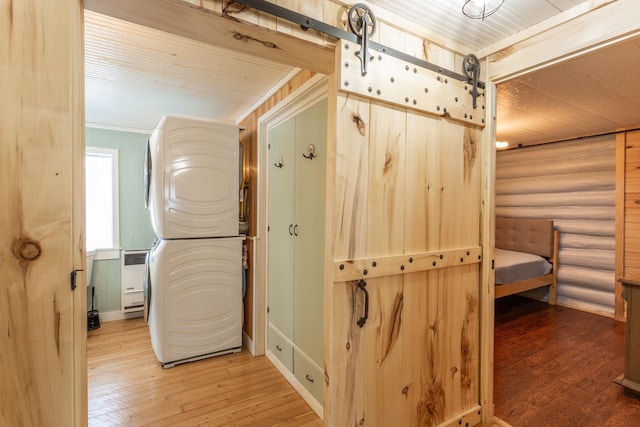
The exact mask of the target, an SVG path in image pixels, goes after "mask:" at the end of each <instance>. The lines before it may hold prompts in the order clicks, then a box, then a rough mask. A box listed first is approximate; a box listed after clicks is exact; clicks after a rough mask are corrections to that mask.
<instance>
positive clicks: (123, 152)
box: [86, 128, 155, 312]
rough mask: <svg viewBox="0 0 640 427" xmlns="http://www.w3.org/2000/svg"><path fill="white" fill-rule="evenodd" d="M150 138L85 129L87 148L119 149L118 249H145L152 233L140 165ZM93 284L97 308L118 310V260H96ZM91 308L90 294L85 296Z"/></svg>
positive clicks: (119, 266) (119, 277)
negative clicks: (145, 204) (145, 203)
mask: <svg viewBox="0 0 640 427" xmlns="http://www.w3.org/2000/svg"><path fill="white" fill-rule="evenodd" d="M147 138H149V135H145V134H141V133H133V132H122V131H113V130H105V129H95V128H87V129H86V146H87V147H101V148H115V149H117V150H118V170H119V178H120V179H119V182H120V186H119V192H120V246H121V247H122V248H123V249H125V250H127V249H148V248H150V247H151V244H152V243H153V240H154V239H155V234H154V232H153V228H151V221H150V219H149V212H148V211H147V209H145V207H144V181H143V164H144V154H145V153H144V150H145V145H146V142H147ZM92 285H93V286H95V292H96V297H95V302H96V308H97V309H98V310H100V311H101V312H107V311H118V310H120V308H121V307H120V305H121V304H120V303H121V260H120V259H115V260H101V261H95V262H94V265H93V274H92ZM87 295H88V302H87V304H88V305H87V307H91V291H90V290H89V292H88V293H87Z"/></svg>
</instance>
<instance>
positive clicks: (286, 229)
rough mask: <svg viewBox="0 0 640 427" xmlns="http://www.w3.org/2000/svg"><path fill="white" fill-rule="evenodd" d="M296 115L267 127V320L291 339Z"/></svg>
mask: <svg viewBox="0 0 640 427" xmlns="http://www.w3.org/2000/svg"><path fill="white" fill-rule="evenodd" d="M294 138H295V118H291V119H289V120H287V121H285V122H283V123H281V124H279V125H278V126H275V127H273V128H272V129H270V130H269V146H270V147H269V217H268V223H269V238H268V245H269V247H268V251H269V255H268V256H269V268H268V275H269V276H268V285H267V287H268V296H267V297H268V305H269V314H268V317H269V322H271V323H272V324H273V325H274V326H275V327H276V328H278V330H280V331H281V332H282V333H283V334H284V335H285V336H287V337H288V338H289V339H293V263H292V261H291V260H293V258H294V249H293V244H294V241H293V227H294V210H293V191H294V190H293V186H294V177H295V159H294V155H295V152H294V146H293V140H294Z"/></svg>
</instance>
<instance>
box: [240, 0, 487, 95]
mask: <svg viewBox="0 0 640 427" xmlns="http://www.w3.org/2000/svg"><path fill="white" fill-rule="evenodd" d="M236 3H240V4H244V5H246V6H249V7H251V8H253V9H256V10H259V11H261V12H265V13H268V14H270V15H273V16H276V17H278V18H282V19H286V20H287V21H290V22H293V23H294V24H298V25H300V27H301V28H302V29H303V30H309V29H313V30H316V31H319V32H321V33H324V34H327V35H330V36H332V37H335V38H337V39H343V40H345V41H348V42H351V43H356V44H358V43H361V42H362V41H363V39H364V38H365V37H366V36H368V35H367V34H364V36H365V37H361V36H360V35H358V34H354V33H351V32H348V31H345V30H343V29H341V28H337V27H334V26H332V25H329V24H326V23H324V22H322V21H319V20H317V19H314V18H311V17H308V16H305V15H303V14H301V13H298V12H294V11H292V10H289V9H287V8H284V7H282V6H278V5H276V4H274V3H270V2H268V1H265V0H236ZM358 6H359V7H363V5H360V4H356V5H354V8H355V7H358ZM354 8H352V10H353V9H354ZM366 48H369V49H371V50H374V51H376V52H378V53H383V54H386V55H391V56H394V57H396V58H398V59H400V60H403V61H405V62H409V63H411V64H414V65H417V66H419V67H422V68H426V69H428V70H431V71H435V72H437V73H439V74H442V75H443V76H446V77H448V78H452V79H455V80H458V81H461V82H466V83H469V84H472V83H473V82H472V80H471V79H470V78H469V77H467V76H466V75H464V74H460V73H456V72H455V71H451V70H447V69H445V68H442V67H440V66H438V65H436V64H432V63H430V62H427V61H425V60H423V59H420V58H416V57H415V56H411V55H409V54H406V53H404V52H401V51H399V50H396V49H393V48H391V47H389V46H385V45H382V44H380V43H376V42H374V41H371V40H368V39H367V43H366ZM364 50H365V49H363V51H364ZM362 54H366V52H362ZM477 84H478V87H479V88H484V87H485V83H484V82H482V81H478V83H477Z"/></svg>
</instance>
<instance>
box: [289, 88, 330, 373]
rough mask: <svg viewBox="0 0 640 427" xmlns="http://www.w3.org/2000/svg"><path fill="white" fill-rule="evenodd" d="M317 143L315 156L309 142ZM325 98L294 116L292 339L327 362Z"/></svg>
mask: <svg viewBox="0 0 640 427" xmlns="http://www.w3.org/2000/svg"><path fill="white" fill-rule="evenodd" d="M309 145H313V146H314V147H315V157H314V158H313V159H309V158H305V157H303V155H306V156H309V153H308V146H309ZM326 147H327V101H326V100H323V101H320V102H318V103H316V104H315V105H313V106H312V107H310V108H308V109H306V110H304V111H303V112H301V113H300V114H298V115H297V116H296V180H295V224H296V226H295V228H294V234H296V236H295V267H294V283H295V288H294V289H295V294H294V337H293V338H294V342H295V344H296V346H297V347H298V348H299V349H300V350H302V351H303V352H304V353H305V354H306V355H307V356H309V357H310V358H311V359H312V360H313V361H314V362H316V363H317V364H318V365H319V366H323V360H324V342H323V337H324V335H323V319H324V315H323V313H324V304H323V299H324V291H323V289H324V288H323V286H324V262H323V260H324V241H325V238H324V233H325V227H324V223H325V197H326V194H325V187H326V186H325V180H326V164H327V149H326Z"/></svg>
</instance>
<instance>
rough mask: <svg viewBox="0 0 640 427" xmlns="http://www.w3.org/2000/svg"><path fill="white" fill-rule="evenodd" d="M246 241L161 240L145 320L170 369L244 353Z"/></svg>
mask: <svg viewBox="0 0 640 427" xmlns="http://www.w3.org/2000/svg"><path fill="white" fill-rule="evenodd" d="M243 240H244V237H231V238H216V239H188V240H157V241H156V243H155V244H154V247H153V248H152V249H151V251H150V252H149V256H148V258H147V278H146V283H145V293H146V298H145V302H146V306H145V317H146V318H147V322H148V324H149V330H150V333H151V344H152V346H153V350H154V351H155V354H156V356H157V358H158V360H159V361H160V363H161V364H162V365H163V366H164V367H166V368H168V367H172V366H174V365H175V364H178V363H182V362H188V361H193V360H198V359H203V358H206V357H211V356H217V355H220V354H225V353H235V352H239V351H240V350H241V347H242V323H243V319H244V314H243V304H242V241H243Z"/></svg>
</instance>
